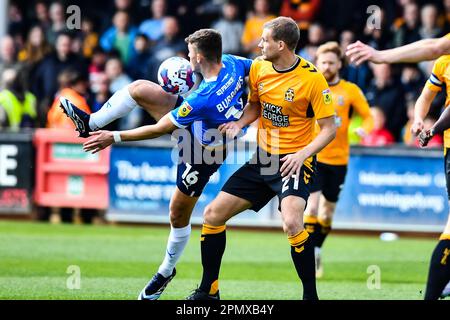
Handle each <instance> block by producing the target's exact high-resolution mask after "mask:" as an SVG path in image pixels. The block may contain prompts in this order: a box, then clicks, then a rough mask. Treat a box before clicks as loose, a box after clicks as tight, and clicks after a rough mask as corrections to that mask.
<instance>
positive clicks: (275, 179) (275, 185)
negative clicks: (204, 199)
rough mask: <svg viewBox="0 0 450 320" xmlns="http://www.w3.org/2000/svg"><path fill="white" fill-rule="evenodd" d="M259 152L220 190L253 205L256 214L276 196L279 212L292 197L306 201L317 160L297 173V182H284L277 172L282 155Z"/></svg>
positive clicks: (287, 180)
mask: <svg viewBox="0 0 450 320" xmlns="http://www.w3.org/2000/svg"><path fill="white" fill-rule="evenodd" d="M261 154H264V151H262V152H261V149H259V148H258V149H257V150H256V152H255V154H254V155H253V157H252V159H250V160H249V161H248V162H247V163H246V164H244V165H243V166H242V167H241V168H239V169H238V170H237V171H236V172H235V173H234V174H233V175H232V176H231V177H230V178H229V179H228V180H227V182H225V185H224V186H223V187H222V191H224V192H226V193H229V194H232V195H234V196H236V197H239V198H242V199H245V200H248V201H250V202H251V203H252V207H251V208H250V209H252V210H254V211H259V210H261V208H263V207H264V206H265V205H266V204H267V203H268V202H269V201H270V200H271V199H272V198H273V197H274V196H275V195H277V196H278V199H279V203H280V204H279V208H280V206H281V200H282V199H283V198H285V197H287V196H290V195H294V196H297V197H301V198H303V199H305V201H307V200H308V197H309V192H310V191H309V187H310V185H311V184H312V182H313V180H314V178H315V171H316V168H315V167H316V158H315V157H312V161H310V162H308V165H303V166H302V168H301V170H300V178H299V179H295V178H294V177H289V178H285V179H283V178H282V177H281V173H280V170H279V168H281V165H282V163H281V162H280V159H281V158H283V157H284V156H285V155H268V156H269V157H270V160H269V159H268V157H264V156H260V155H261Z"/></svg>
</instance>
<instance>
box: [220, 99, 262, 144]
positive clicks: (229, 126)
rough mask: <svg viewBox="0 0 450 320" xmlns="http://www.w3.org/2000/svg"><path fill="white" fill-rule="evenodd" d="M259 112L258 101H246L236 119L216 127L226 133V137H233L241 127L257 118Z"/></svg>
mask: <svg viewBox="0 0 450 320" xmlns="http://www.w3.org/2000/svg"><path fill="white" fill-rule="evenodd" d="M260 113H261V106H260V104H259V102H248V103H247V105H246V106H245V108H244V112H243V114H242V116H241V118H240V119H239V120H238V121H231V122H227V123H223V124H221V125H220V126H219V128H218V129H219V131H220V132H221V133H222V134H226V135H227V137H228V138H230V139H234V138H235V137H236V136H237V135H238V133H239V131H240V130H241V129H242V128H244V127H245V126H248V125H249V124H251V123H252V122H254V121H255V120H256V119H258V117H259V115H260Z"/></svg>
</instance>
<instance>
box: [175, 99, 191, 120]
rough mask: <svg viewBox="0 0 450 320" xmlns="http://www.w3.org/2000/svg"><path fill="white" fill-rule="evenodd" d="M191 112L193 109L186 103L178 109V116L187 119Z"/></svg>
mask: <svg viewBox="0 0 450 320" xmlns="http://www.w3.org/2000/svg"><path fill="white" fill-rule="evenodd" d="M191 111H192V107H191V106H190V105H188V104H187V103H186V102H185V103H183V104H182V105H181V106H180V108H179V109H178V116H179V117H183V118H184V117H187V115H188V114H189V113H191Z"/></svg>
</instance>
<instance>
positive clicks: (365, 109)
mask: <svg viewBox="0 0 450 320" xmlns="http://www.w3.org/2000/svg"><path fill="white" fill-rule="evenodd" d="M350 88H351V93H350V94H351V97H352V102H351V105H352V107H353V108H355V111H356V113H358V114H359V115H360V116H361V118H362V119H363V123H362V125H361V126H362V128H363V129H364V131H365V132H366V133H370V132H371V131H372V129H373V126H374V123H373V118H372V114H371V112H370V107H369V103H368V102H367V99H366V97H365V96H364V93H363V92H362V90H361V89H360V88H359V87H358V86H357V85H356V84H353V83H352V84H351V86H350Z"/></svg>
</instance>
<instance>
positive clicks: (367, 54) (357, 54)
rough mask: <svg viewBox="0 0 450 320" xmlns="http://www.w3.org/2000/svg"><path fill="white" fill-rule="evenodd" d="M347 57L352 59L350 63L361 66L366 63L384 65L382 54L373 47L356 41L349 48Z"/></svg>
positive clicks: (346, 53)
mask: <svg viewBox="0 0 450 320" xmlns="http://www.w3.org/2000/svg"><path fill="white" fill-rule="evenodd" d="M345 55H346V56H347V57H349V58H350V62H351V63H354V64H356V65H357V66H359V65H360V64H362V63H363V62H364V61H372V62H374V63H383V61H382V60H381V57H380V52H379V51H378V50H375V49H374V48H372V47H371V46H368V45H367V44H364V43H362V42H361V41H356V42H354V43H351V44H349V45H348V46H347V50H346V52H345Z"/></svg>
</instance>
